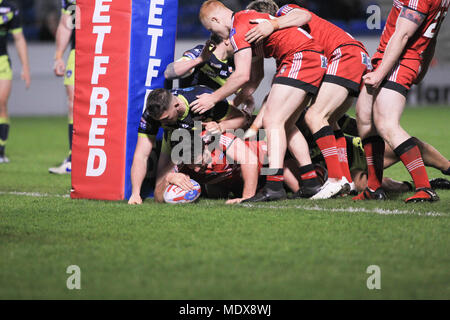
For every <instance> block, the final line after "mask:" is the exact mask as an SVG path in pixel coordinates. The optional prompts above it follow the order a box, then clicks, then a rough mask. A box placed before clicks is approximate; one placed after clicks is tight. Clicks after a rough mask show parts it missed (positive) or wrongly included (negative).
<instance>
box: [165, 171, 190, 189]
mask: <svg viewBox="0 0 450 320" xmlns="http://www.w3.org/2000/svg"><path fill="white" fill-rule="evenodd" d="M167 182H168V183H170V184H174V185H176V186H179V187H180V188H181V189H183V190H186V191H189V190H194V185H193V184H192V182H191V178H190V177H189V176H188V175H187V174H184V173H178V172H171V173H169V174H168V176H167Z"/></svg>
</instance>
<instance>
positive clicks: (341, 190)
mask: <svg viewBox="0 0 450 320" xmlns="http://www.w3.org/2000/svg"><path fill="white" fill-rule="evenodd" d="M349 192H350V184H349V183H348V180H347V178H345V177H342V179H341V180H339V181H336V182H333V181H330V180H329V179H328V180H327V181H326V182H325V184H324V185H323V186H322V187H321V188H320V191H319V192H318V193H316V194H315V195H314V196H312V197H311V198H310V199H311V200H324V199H330V198H333V197H336V196H339V195H346V194H348V193H349Z"/></svg>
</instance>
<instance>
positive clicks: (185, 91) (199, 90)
mask: <svg viewBox="0 0 450 320" xmlns="http://www.w3.org/2000/svg"><path fill="white" fill-rule="evenodd" d="M212 92H214V90H213V89H211V88H208V87H207V86H203V85H197V86H193V87H189V88H177V89H173V90H172V91H171V93H172V94H173V95H175V96H178V95H182V96H184V97H190V96H194V97H195V96H197V95H200V94H204V93H212Z"/></svg>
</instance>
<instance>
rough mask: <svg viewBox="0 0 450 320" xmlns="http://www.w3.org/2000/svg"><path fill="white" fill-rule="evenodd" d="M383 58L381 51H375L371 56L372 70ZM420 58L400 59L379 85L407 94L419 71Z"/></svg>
mask: <svg viewBox="0 0 450 320" xmlns="http://www.w3.org/2000/svg"><path fill="white" fill-rule="evenodd" d="M382 59H383V53H381V52H377V53H375V55H374V56H373V58H372V64H373V67H374V70H376V69H377V68H378V66H379V65H380V64H381V60H382ZM420 65H421V62H420V60H413V59H400V61H399V62H397V63H396V64H395V66H394V68H392V71H391V72H390V73H389V74H388V75H387V76H386V79H385V80H384V81H383V83H382V84H381V87H383V88H386V89H391V90H394V91H397V92H398V93H400V94H402V95H404V96H405V97H406V96H407V95H408V92H409V90H411V87H412V85H413V84H414V81H415V80H416V79H417V76H418V75H419V72H420Z"/></svg>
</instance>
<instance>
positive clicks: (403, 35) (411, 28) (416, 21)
mask: <svg viewBox="0 0 450 320" xmlns="http://www.w3.org/2000/svg"><path fill="white" fill-rule="evenodd" d="M425 18H426V16H425V15H424V14H422V13H420V12H417V11H414V10H411V9H409V8H405V7H404V8H403V9H402V12H401V15H400V16H399V18H398V20H397V25H396V28H395V32H394V34H393V36H392V38H391V39H390V40H389V43H388V45H387V47H386V51H385V53H384V57H383V60H382V62H381V64H380V67H379V68H378V69H377V70H376V71H375V72H371V73H368V74H366V75H365V76H364V81H365V84H366V85H369V86H372V87H373V88H375V89H376V88H379V86H380V85H381V82H382V81H383V80H384V78H385V77H386V76H387V74H388V73H389V72H390V71H391V70H392V68H393V67H394V65H395V64H396V63H397V61H398V59H399V58H400V56H401V55H402V53H403V50H404V49H405V47H406V45H407V44H408V41H409V39H410V38H411V37H412V36H413V35H414V34H415V33H416V31H417V30H418V29H419V27H420V24H422V22H423V20H424V19H425Z"/></svg>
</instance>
